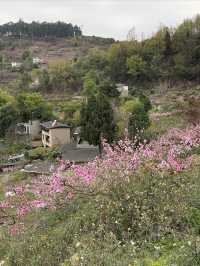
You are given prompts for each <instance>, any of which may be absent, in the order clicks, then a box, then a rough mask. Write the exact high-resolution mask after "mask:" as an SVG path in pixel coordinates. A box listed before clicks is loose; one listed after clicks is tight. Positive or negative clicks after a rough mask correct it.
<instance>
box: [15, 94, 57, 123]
mask: <svg viewBox="0 0 200 266" xmlns="http://www.w3.org/2000/svg"><path fill="white" fill-rule="evenodd" d="M17 105H18V109H19V114H20V117H21V119H22V121H28V120H33V119H41V120H50V119H51V117H52V116H53V114H52V106H51V105H50V104H49V103H47V102H46V101H45V100H44V98H43V97H42V95H41V94H39V93H20V94H19V95H18V96H17Z"/></svg>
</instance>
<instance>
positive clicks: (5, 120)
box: [0, 90, 17, 136]
mask: <svg viewBox="0 0 200 266" xmlns="http://www.w3.org/2000/svg"><path fill="white" fill-rule="evenodd" d="M16 119H17V108H16V104H15V101H14V98H13V97H12V96H10V95H9V94H8V93H6V92H5V91H3V90H0V128H1V130H0V136H5V134H6V132H7V130H8V129H9V127H10V126H11V125H13V124H14V123H15V121H16Z"/></svg>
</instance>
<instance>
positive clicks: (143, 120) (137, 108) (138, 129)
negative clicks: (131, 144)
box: [128, 101, 150, 140]
mask: <svg viewBox="0 0 200 266" xmlns="http://www.w3.org/2000/svg"><path fill="white" fill-rule="evenodd" d="M149 126H150V120H149V116H148V112H147V111H146V110H145V107H144V104H143V103H141V102H139V101H138V102H136V104H135V105H134V106H132V111H131V114H130V116H129V121H128V131H129V137H130V138H131V139H132V140H134V139H135V137H139V138H141V137H142V131H143V130H145V129H147V128H148V127H149Z"/></svg>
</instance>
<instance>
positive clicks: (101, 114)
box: [80, 94, 116, 146]
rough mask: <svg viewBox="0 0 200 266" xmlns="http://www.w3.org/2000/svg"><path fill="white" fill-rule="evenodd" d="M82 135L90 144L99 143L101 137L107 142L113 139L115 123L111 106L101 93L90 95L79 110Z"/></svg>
mask: <svg viewBox="0 0 200 266" xmlns="http://www.w3.org/2000/svg"><path fill="white" fill-rule="evenodd" d="M80 124H81V126H82V132H81V134H82V137H83V139H85V140H87V141H88V142H89V143H90V144H93V145H99V146H100V144H101V138H105V139H107V141H108V142H109V143H111V142H112V141H113V140H114V137H115V133H116V125H115V122H114V117H113V110H112V107H111V105H110V103H109V101H108V99H107V97H105V96H104V95H103V94H98V95H97V96H91V97H89V98H88V101H87V104H85V105H83V108H82V110H81V123H80Z"/></svg>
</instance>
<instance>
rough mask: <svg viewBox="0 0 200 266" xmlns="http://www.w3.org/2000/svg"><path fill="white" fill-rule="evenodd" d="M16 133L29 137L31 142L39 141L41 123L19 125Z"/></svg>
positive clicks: (37, 121)
mask: <svg viewBox="0 0 200 266" xmlns="http://www.w3.org/2000/svg"><path fill="white" fill-rule="evenodd" d="M16 131H17V134H18V135H27V136H29V137H30V139H31V140H36V139H39V138H40V132H41V127H40V121H39V120H30V121H29V122H27V123H18V124H17V129H16Z"/></svg>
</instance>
